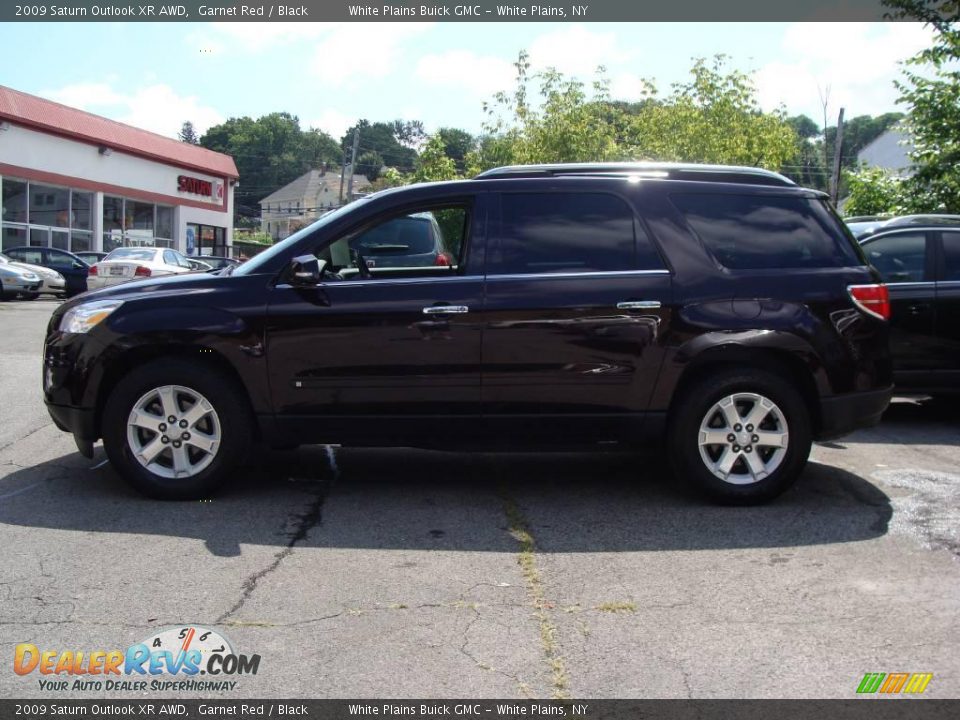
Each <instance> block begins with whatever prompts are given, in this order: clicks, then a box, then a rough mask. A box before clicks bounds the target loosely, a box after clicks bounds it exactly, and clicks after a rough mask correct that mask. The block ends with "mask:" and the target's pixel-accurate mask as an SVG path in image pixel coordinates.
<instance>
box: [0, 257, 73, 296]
mask: <svg viewBox="0 0 960 720" xmlns="http://www.w3.org/2000/svg"><path fill="white" fill-rule="evenodd" d="M11 265H12V266H14V267H18V268H20V269H21V270H27V271H28V272H32V273H33V274H34V275H37V276H38V277H39V278H40V287H39V288H37V290H36V291H35V292H34V291H24V292H22V293H21V295H22V296H23V297H25V298H27V299H28V300H35V299H36V298H37V296H38V295H43V294H46V295H60V296H62V295H63V294H64V292H65V290H64V288H65V287H66V280H64V279H63V275H61V274H60V273H58V272H57V271H56V270H51V269H50V268H47V267H43V266H42V265H31V264H30V263H23V262H17V261H16V260H14V259H13V258H10V257H7V256H6V255H4V254H3V253H0V266H11ZM4 292H7V291H6V290H5V291H4Z"/></svg>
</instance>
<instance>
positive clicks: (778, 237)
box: [671, 193, 862, 270]
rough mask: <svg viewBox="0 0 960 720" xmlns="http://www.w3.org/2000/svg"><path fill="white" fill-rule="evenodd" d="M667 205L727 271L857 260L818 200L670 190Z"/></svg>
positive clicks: (841, 263) (832, 264)
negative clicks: (670, 204) (672, 191)
mask: <svg viewBox="0 0 960 720" xmlns="http://www.w3.org/2000/svg"><path fill="white" fill-rule="evenodd" d="M671 201H672V202H673V205H674V206H675V207H676V208H677V210H679V211H680V214H681V215H683V217H684V219H685V220H686V221H687V224H688V225H689V226H690V228H691V229H692V230H693V231H694V232H695V233H696V234H697V235H698V236H699V238H700V240H701V241H702V242H703V244H704V245H705V246H706V247H707V250H709V251H710V252H711V253H712V254H713V256H714V257H715V258H716V259H717V261H718V262H719V263H720V264H721V265H723V266H724V267H726V268H729V269H731V270H760V269H777V268H817V267H843V266H846V265H860V264H862V260H861V259H860V258H859V256H858V253H857V252H856V251H855V250H854V249H853V247H852V246H851V242H852V241H851V240H850V239H849V237H848V236H847V235H846V234H845V233H843V232H842V230H840V229H839V228H838V226H837V221H836V220H835V218H834V217H833V216H831V214H830V213H829V212H828V211H827V209H826V208H825V207H824V204H823V202H822V201H821V200H818V199H815V198H806V197H776V196H770V195H728V194H723V193H717V194H710V195H707V194H683V195H681V194H676V195H673V196H671Z"/></svg>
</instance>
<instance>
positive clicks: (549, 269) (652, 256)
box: [489, 193, 663, 275]
mask: <svg viewBox="0 0 960 720" xmlns="http://www.w3.org/2000/svg"><path fill="white" fill-rule="evenodd" d="M501 216H502V223H501V230H500V237H499V242H495V243H494V245H493V253H492V255H491V258H490V263H489V265H490V270H489V272H490V274H492V275H505V274H517V273H520V274H522V273H569V272H610V271H617V270H636V269H638V267H640V268H643V269H646V268H648V267H654V268H661V267H663V263H662V262H661V261H660V258H659V256H657V255H656V252H654V251H653V249H652V247H650V245H649V242H647V241H646V239H645V238H644V243H643V245H644V246H645V249H644V251H643V253H642V256H643V257H642V258H641V260H642V263H643V264H642V265H640V266H638V264H637V253H636V247H635V242H634V221H633V212H632V211H631V210H630V208H629V206H628V205H627V204H626V203H625V202H624V201H623V200H621V199H620V198H618V197H615V196H613V195H603V194H584V193H576V194H574V193H505V194H504V195H503V196H502V198H501Z"/></svg>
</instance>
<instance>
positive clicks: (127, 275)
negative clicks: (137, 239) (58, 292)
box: [87, 247, 193, 290]
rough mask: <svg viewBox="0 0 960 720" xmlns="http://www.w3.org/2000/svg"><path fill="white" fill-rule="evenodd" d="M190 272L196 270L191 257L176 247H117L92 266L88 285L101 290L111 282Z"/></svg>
mask: <svg viewBox="0 0 960 720" xmlns="http://www.w3.org/2000/svg"><path fill="white" fill-rule="evenodd" d="M188 272H193V268H191V267H190V261H189V260H187V258H185V257H184V256H183V255H181V254H180V253H178V252H177V251H176V250H171V249H170V248H158V247H122V248H117V249H116V250H113V251H112V252H111V253H110V254H108V255H107V256H106V257H105V258H104V259H103V260H101V261H100V262H98V263H96V264H94V265H91V266H90V271H89V273H88V275H87V289H88V290H98V289H99V288H103V287H107V286H108V285H118V284H119V283H125V282H130V281H131V280H140V279H142V278H150V277H161V276H163V275H179V274H180V273H188Z"/></svg>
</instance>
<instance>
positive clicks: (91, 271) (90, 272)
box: [87, 265, 100, 277]
mask: <svg viewBox="0 0 960 720" xmlns="http://www.w3.org/2000/svg"><path fill="white" fill-rule="evenodd" d="M99 274H100V271H99V270H97V266H96V265H91V266H90V269H89V270H87V275H89V276H90V277H96V276H97V275H99Z"/></svg>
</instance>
